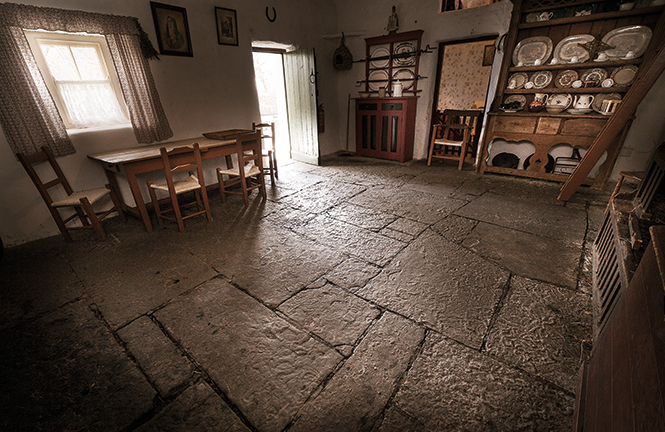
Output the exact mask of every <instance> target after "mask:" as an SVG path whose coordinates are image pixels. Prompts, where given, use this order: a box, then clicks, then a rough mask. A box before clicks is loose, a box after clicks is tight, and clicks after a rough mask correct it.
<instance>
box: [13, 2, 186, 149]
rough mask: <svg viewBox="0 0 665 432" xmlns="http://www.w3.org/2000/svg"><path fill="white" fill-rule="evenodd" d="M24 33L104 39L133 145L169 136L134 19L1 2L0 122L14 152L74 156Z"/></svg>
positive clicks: (170, 134)
mask: <svg viewBox="0 0 665 432" xmlns="http://www.w3.org/2000/svg"><path fill="white" fill-rule="evenodd" d="M23 29H29V30H37V29H42V30H47V31H65V32H70V33H77V32H85V33H91V34H102V35H104V36H105V37H106V41H107V43H108V45H109V50H110V52H111V57H112V58H113V63H114V65H115V68H116V71H117V73H118V80H119V82H120V87H121V90H122V93H123V96H124V99H125V103H126V104H127V110H128V111H129V117H130V120H131V122H132V126H133V128H134V134H135V135H136V139H137V140H138V142H140V143H150V142H154V141H162V140H165V139H168V138H170V137H172V136H173V132H172V131H171V128H170V126H169V123H168V120H167V119H166V115H165V114H164V110H163V108H162V104H161V102H160V100H159V95H158V94H157V88H156V87H155V83H154V80H153V78H152V73H151V72H150V67H149V65H148V61H147V60H146V59H145V58H144V56H143V55H142V52H141V44H140V38H139V36H140V33H139V29H140V26H139V23H138V20H137V19H136V18H132V17H121V16H115V15H104V14H98V13H90V12H83V11H73V10H63V9H54V8H46V7H35V6H26V5H18V4H13V3H4V4H0V88H2V89H3V91H2V92H0V123H2V128H3V130H4V132H5V135H6V137H7V141H8V143H9V145H10V147H11V148H12V150H13V151H14V152H16V153H23V154H30V153H34V152H36V151H38V150H39V148H40V147H42V146H47V147H49V148H50V149H51V150H52V151H53V153H54V154H55V155H65V154H70V153H74V152H75V151H76V150H75V149H74V147H73V146H72V144H71V140H70V139H69V136H68V135H67V130H66V129H65V126H64V124H63V122H62V119H61V117H60V114H59V113H58V110H57V108H56V106H55V103H54V102H53V99H52V98H51V95H50V93H49V92H48V90H47V88H46V84H45V83H44V80H43V78H42V76H41V74H40V72H39V69H38V68H37V64H36V63H35V59H34V57H33V55H32V52H31V51H30V46H29V45H28V41H27V39H26V37H25V34H24V33H23Z"/></svg>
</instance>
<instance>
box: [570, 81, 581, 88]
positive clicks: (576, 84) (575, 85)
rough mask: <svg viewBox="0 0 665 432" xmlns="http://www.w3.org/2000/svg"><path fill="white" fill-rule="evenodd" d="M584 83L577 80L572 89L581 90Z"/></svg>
mask: <svg viewBox="0 0 665 432" xmlns="http://www.w3.org/2000/svg"><path fill="white" fill-rule="evenodd" d="M583 84H584V83H583V82H582V81H581V80H575V81H573V83H572V84H571V85H570V86H571V87H572V88H580V87H582V85H583Z"/></svg>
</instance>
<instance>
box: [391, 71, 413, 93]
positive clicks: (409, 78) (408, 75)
mask: <svg viewBox="0 0 665 432" xmlns="http://www.w3.org/2000/svg"><path fill="white" fill-rule="evenodd" d="M415 77H416V75H415V74H414V73H413V71H412V70H411V69H400V70H398V71H397V72H395V73H394V74H393V82H395V81H396V80H399V82H401V83H402V90H403V91H406V90H409V89H411V87H413V83H414V82H415V79H414V78H415Z"/></svg>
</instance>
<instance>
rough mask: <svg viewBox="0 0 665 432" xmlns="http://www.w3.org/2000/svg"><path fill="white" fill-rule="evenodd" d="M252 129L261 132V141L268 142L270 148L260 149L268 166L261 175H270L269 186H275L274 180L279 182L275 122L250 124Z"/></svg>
mask: <svg viewBox="0 0 665 432" xmlns="http://www.w3.org/2000/svg"><path fill="white" fill-rule="evenodd" d="M252 129H254V130H257V129H258V130H259V131H260V132H261V141H262V142H263V141H265V140H270V147H267V148H266V147H263V146H262V147H261V151H262V154H263V157H266V158H268V166H267V167H266V166H265V165H264V166H263V174H267V175H270V184H273V185H274V184H275V179H278V180H279V172H278V171H277V153H276V149H275V122H272V123H252Z"/></svg>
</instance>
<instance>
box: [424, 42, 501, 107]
mask: <svg viewBox="0 0 665 432" xmlns="http://www.w3.org/2000/svg"><path fill="white" fill-rule="evenodd" d="M487 45H492V41H479V42H470V43H464V44H455V45H447V46H446V47H445V50H444V52H443V67H442V70H441V82H440V83H439V86H440V90H439V102H438V105H437V106H438V108H439V109H440V110H444V109H469V108H470V107H471V105H473V104H474V103H476V102H481V101H482V103H484V102H485V96H486V94H487V86H488V84H489V79H490V69H491V66H483V65H482V64H483V55H484V53H485V46H487Z"/></svg>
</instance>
